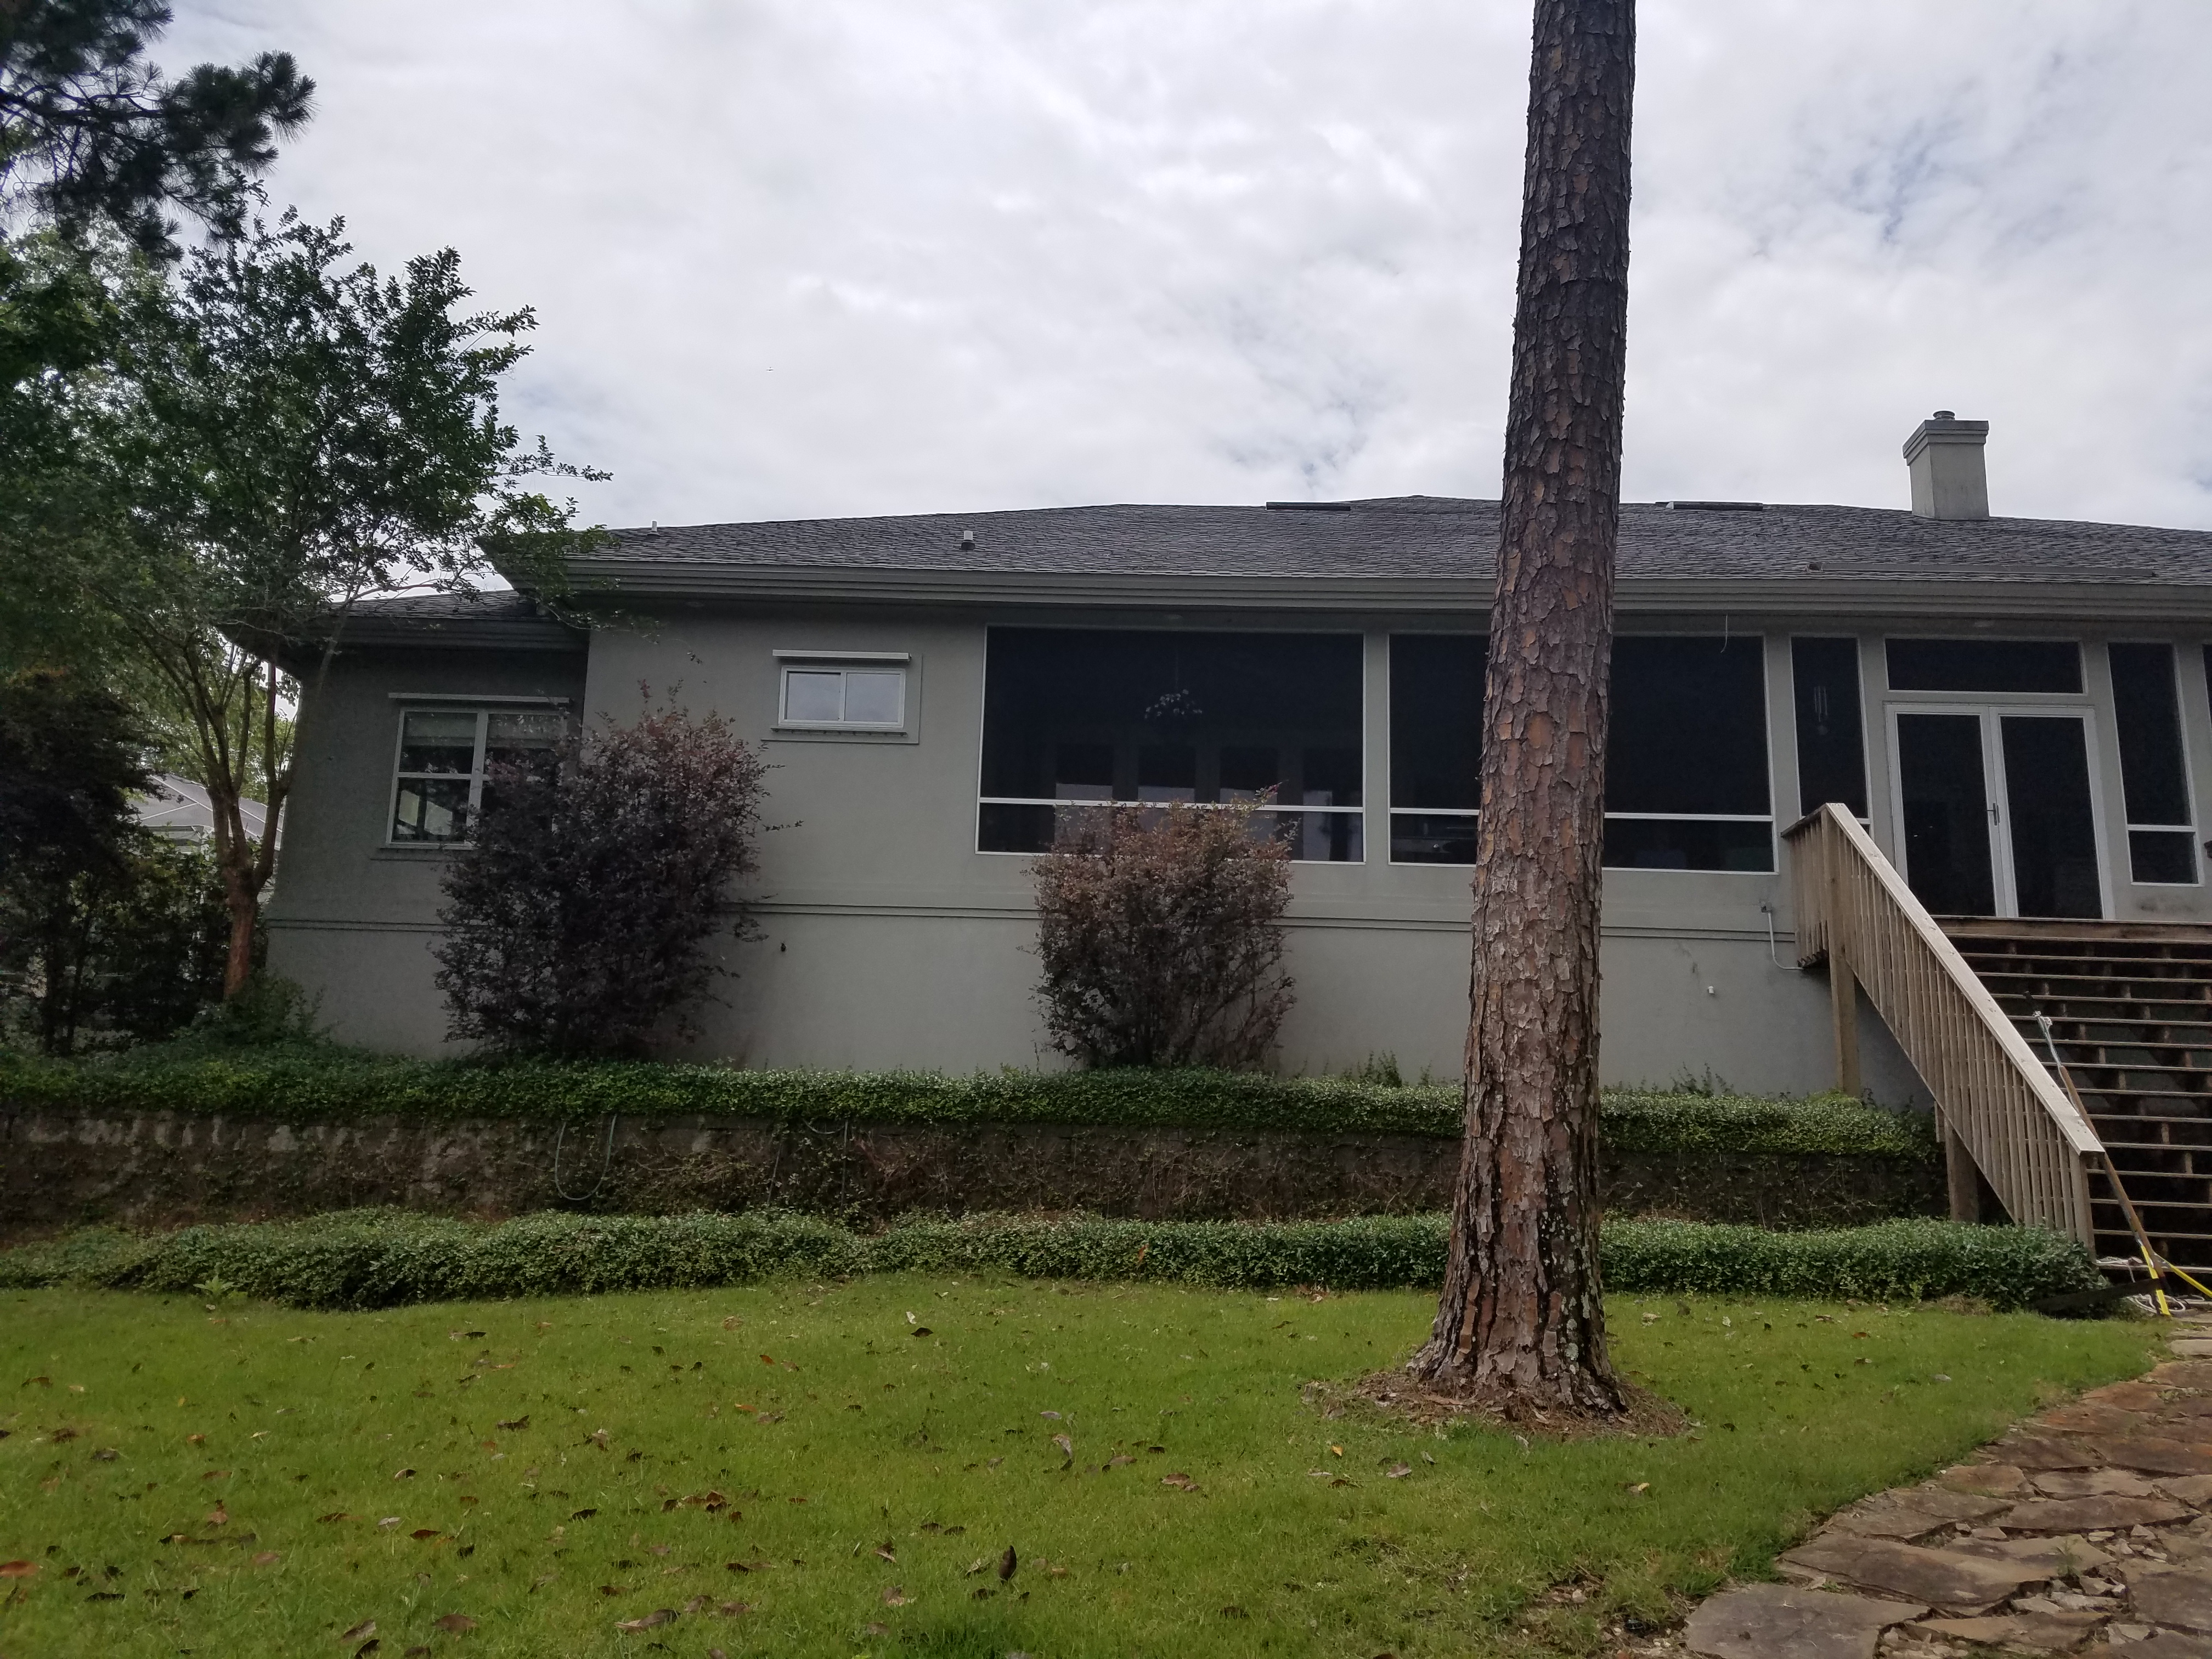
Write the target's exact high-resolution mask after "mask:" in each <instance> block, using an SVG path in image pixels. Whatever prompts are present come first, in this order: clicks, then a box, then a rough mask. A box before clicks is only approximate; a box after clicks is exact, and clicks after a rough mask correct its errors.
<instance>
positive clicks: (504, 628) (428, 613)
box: [233, 589, 586, 674]
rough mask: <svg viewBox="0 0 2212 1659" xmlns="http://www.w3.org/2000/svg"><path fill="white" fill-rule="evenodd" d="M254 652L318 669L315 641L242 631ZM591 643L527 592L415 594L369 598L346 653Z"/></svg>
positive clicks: (348, 622) (349, 620) (353, 620)
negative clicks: (278, 638)
mask: <svg viewBox="0 0 2212 1659" xmlns="http://www.w3.org/2000/svg"><path fill="white" fill-rule="evenodd" d="M233 637H234V638H238V639H240V642H241V643H245V644H246V645H247V646H248V647H249V648H252V649H254V650H262V651H267V652H268V653H270V655H273V656H274V657H275V658H276V660H277V662H278V663H280V664H281V665H283V667H284V669H285V670H286V671H288V672H289V673H292V674H306V673H308V672H311V671H313V667H314V664H315V660H316V658H317V656H318V654H319V647H317V646H316V645H314V644H313V643H312V642H302V641H281V642H272V641H268V640H266V639H255V638H252V637H250V636H248V635H244V634H243V633H237V634H234V635H233ZM338 645H339V648H340V650H341V651H355V650H362V649H369V648H374V647H390V646H400V647H408V648H410V649H424V648H430V649H440V650H465V651H481V650H494V651H581V650H583V649H584V648H585V645H586V635H585V634H584V632H583V631H582V630H581V629H574V628H570V627H568V626H567V625H566V624H565V623H562V622H560V621H559V620H558V619H556V617H552V616H551V615H550V614H549V613H548V612H547V611H546V609H545V607H544V606H543V605H540V604H538V601H537V600H535V599H532V598H531V597H530V596H529V595H528V594H526V593H517V592H513V591H511V590H507V589H500V590H495V591H491V592H476V593H466V592H464V593H409V594H404V595H402V596H400V597H398V598H396V599H363V600H362V601H360V602H359V603H358V604H356V605H355V606H354V608H353V611H351V613H350V614H349V615H348V616H347V617H346V618H345V620H344V622H343V624H342V625H341V628H340V630H339V635H338Z"/></svg>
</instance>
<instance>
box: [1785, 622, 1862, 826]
mask: <svg viewBox="0 0 2212 1659" xmlns="http://www.w3.org/2000/svg"><path fill="white" fill-rule="evenodd" d="M1790 682H1791V684H1792V686H1793V688H1794V690H1795V691H1796V705H1797V810H1798V811H1800V812H1812V811H1818V810H1819V809H1820V807H1822V806H1824V805H1826V804H1827V803H1828V802H1830V801H1835V802H1838V804H1840V805H1843V806H1844V808H1845V809H1846V810H1847V811H1850V814H1851V815H1852V816H1853V817H1859V818H1863V817H1866V816H1867V776H1866V732H1865V730H1864V728H1863V726H1862V724H1861V717H1860V711H1859V642H1858V641H1857V640H1850V639H1833V640H1810V639H1807V640H1792V641H1790Z"/></svg>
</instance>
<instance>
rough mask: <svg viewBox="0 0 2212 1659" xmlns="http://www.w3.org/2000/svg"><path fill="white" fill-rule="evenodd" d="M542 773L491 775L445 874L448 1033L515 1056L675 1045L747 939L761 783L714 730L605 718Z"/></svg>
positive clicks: (732, 741) (744, 756) (750, 759)
mask: <svg viewBox="0 0 2212 1659" xmlns="http://www.w3.org/2000/svg"><path fill="white" fill-rule="evenodd" d="M601 719H602V721H603V724H602V726H600V728H599V729H598V730H596V731H591V732H585V733H582V734H580V735H571V736H569V737H568V738H565V739H563V740H562V742H560V743H559V744H556V745H555V746H554V747H553V748H552V749H551V750H550V751H547V753H546V755H545V757H544V763H543V764H539V765H536V766H531V765H523V764H512V765H506V766H500V767H496V768H494V769H492V770H491V771H490V772H489V775H487V777H486V779H485V784H484V792H483V794H484V804H483V810H482V811H480V812H479V813H478V814H477V818H476V821H475V823H474V825H473V827H472V830H471V844H470V845H469V846H467V847H466V848H463V849H462V850H460V851H459V853H457V854H456V855H455V856H454V858H453V862H452V863H451V864H450V865H449V866H447V872H446V875H445V879H444V888H445V893H446V904H445V908H443V909H442V910H441V912H440V913H439V920H440V921H442V922H443V923H444V924H445V926H446V928H447V933H446V937H445V939H443V940H442V941H441V943H440V945H438V946H437V948H436V956H437V958H438V961H439V963H440V968H439V972H438V975H437V984H438V988H439V989H440V990H441V991H442V992H444V993H445V995H446V1006H447V1010H448V1012H449V1014H450V1017H451V1018H450V1021H449V1025H448V1030H449V1034H450V1035H452V1036H456V1037H464V1038H473V1039H475V1040H477V1041H478V1042H483V1043H484V1044H485V1045H487V1046H488V1047H489V1048H495V1049H501V1050H506V1051H508V1052H513V1053H518V1054H523V1053H526V1054H550V1055H558V1056H584V1055H605V1054H641V1053H643V1052H645V1051H646V1049H647V1046H648V1044H649V1042H650V1041H651V1040H652V1039H653V1037H654V1036H657V1035H660V1034H664V1033H665V1034H671V1035H675V1036H691V1035H695V1034H696V1028H695V1027H693V1026H692V1025H690V1023H689V1021H688V1019H687V1018H686V1012H687V1011H688V1010H689V1009H690V1008H691V1007H692V1006H695V1005H696V1003H697V1002H698V1001H699V1000H701V999H702V998H703V997H705V996H706V995H707V994H708V990H709V988H710V987H711V986H712V984H713V981H714V978H715V977H716V976H717V975H721V974H725V973H727V972H728V971H729V970H728V969H726V968H724V967H721V966H720V965H719V964H718V963H716V962H715V961H714V958H713V957H712V955H711V954H710V953H709V951H708V941H709V940H710V939H713V938H714V936H715V935H717V934H721V935H724V936H733V937H737V938H744V937H749V936H750V919H749V917H748V915H747V912H746V908H745V906H744V902H743V901H742V900H740V899H739V898H738V896H737V894H736V893H735V892H734V891H733V890H732V889H733V887H734V884H736V882H737V881H738V878H740V877H742V876H745V875H748V874H750V873H751V872H752V871H753V870H754V868H755V867H756V864H757V856H756V845H755V844H756V842H757V838H758V836H759V832H760V827H761V824H760V813H761V803H762V798H763V794H764V793H765V787H764V775H765V767H764V764H763V761H762V759H761V756H760V752H759V750H757V749H756V748H755V747H754V746H753V745H751V744H748V743H746V742H744V740H743V739H742V738H738V736H737V735H736V734H735V733H734V732H733V731H732V728H731V726H730V725H729V723H728V722H727V721H726V720H723V719H722V718H721V717H720V716H719V715H715V716H711V717H709V718H708V719H705V720H694V719H692V718H691V717H690V715H689V714H686V713H684V712H683V711H681V710H661V711H659V712H654V713H650V714H647V716H646V717H645V718H644V719H642V720H640V721H639V722H638V723H637V724H636V725H635V726H618V725H617V724H616V723H615V721H614V720H613V719H612V718H611V716H602V717H601Z"/></svg>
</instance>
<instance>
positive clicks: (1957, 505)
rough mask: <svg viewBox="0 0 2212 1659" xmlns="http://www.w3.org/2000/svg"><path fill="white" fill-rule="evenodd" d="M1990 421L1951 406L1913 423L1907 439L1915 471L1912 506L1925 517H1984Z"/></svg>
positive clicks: (1908, 459)
mask: <svg viewBox="0 0 2212 1659" xmlns="http://www.w3.org/2000/svg"><path fill="white" fill-rule="evenodd" d="M1989 436H1990V423H1989V422H1987V421H1962V420H1960V418H1959V417H1958V416H1957V415H1956V414H1954V412H1953V411H1951V410H1948V409H1939V410H1936V412H1935V414H1933V415H1931V416H1929V418H1928V419H1926V420H1924V421H1923V422H1921V423H1920V424H1919V425H1918V426H1917V427H1916V428H1913V433H1912V435H1911V437H1909V438H1907V439H1906V440H1905V465H1906V467H1907V468H1908V469H1909V470H1910V471H1911V475H1912V510H1913V512H1914V513H1917V514H1918V515H1919V516H1920V517H1922V518H1923V519H1986V518H1988V517H1989V516H1990V484H1989V474H1988V472H1987V471H1986V470H1985V469H1984V465H1983V460H1982V450H1983V447H1984V445H1986V444H1987V443H1988V441H1989Z"/></svg>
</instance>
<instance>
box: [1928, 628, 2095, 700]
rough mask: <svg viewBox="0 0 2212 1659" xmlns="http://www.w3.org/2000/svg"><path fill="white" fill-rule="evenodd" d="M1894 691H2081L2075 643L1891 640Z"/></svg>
mask: <svg viewBox="0 0 2212 1659" xmlns="http://www.w3.org/2000/svg"><path fill="white" fill-rule="evenodd" d="M1887 644H1888V648H1889V689H1890V690H1893V691H2041V692H2067V693H2075V692H2079V691H2080V690H2081V647H2080V646H2078V645H2076V644H2075V642H2074V641H2072V640H1891V641H1887Z"/></svg>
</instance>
